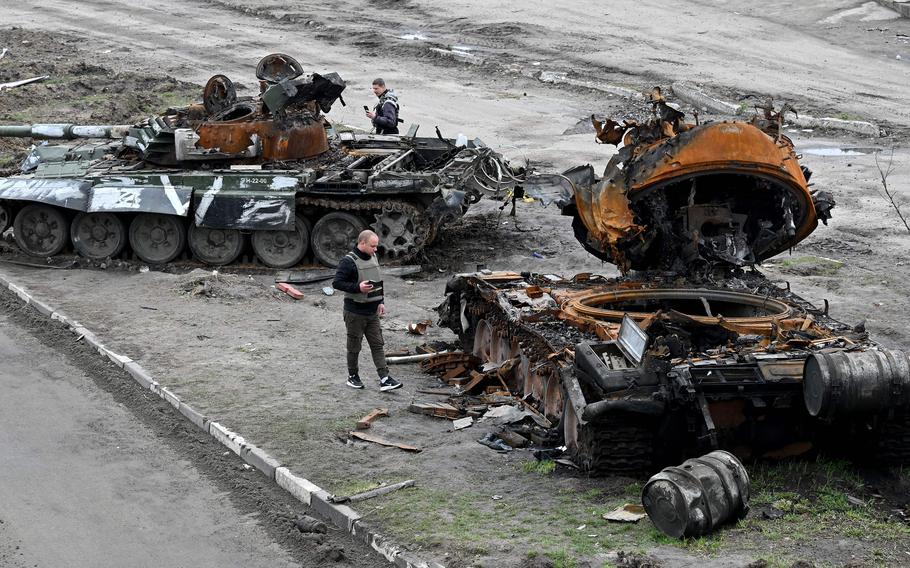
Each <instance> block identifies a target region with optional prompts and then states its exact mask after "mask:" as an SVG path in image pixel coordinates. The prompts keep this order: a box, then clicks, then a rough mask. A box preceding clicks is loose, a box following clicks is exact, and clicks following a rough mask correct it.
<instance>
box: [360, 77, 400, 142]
mask: <svg viewBox="0 0 910 568" xmlns="http://www.w3.org/2000/svg"><path fill="white" fill-rule="evenodd" d="M373 94H374V95H376V96H377V97H379V103H377V104H376V106H375V107H374V108H373V110H368V111H366V112H367V116H368V117H369V119H370V120H372V121H373V126H374V127H376V134H398V122H399V120H398V108H399V107H398V95H396V94H395V91H392V90H391V89H387V88H386V86H385V81H384V80H382V79H373Z"/></svg>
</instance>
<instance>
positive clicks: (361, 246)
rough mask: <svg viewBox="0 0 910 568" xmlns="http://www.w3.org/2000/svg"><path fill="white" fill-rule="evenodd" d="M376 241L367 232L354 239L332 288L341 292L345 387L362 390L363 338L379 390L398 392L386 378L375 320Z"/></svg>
mask: <svg viewBox="0 0 910 568" xmlns="http://www.w3.org/2000/svg"><path fill="white" fill-rule="evenodd" d="M378 248H379V237H378V236H377V235H376V233H374V232H373V231H370V230H369V229H367V230H365V231H362V232H361V233H360V235H359V236H358V237H357V246H356V247H355V248H354V250H352V251H351V252H349V253H348V254H346V255H345V256H344V257H343V258H342V259H341V262H339V263H338V269H337V270H336V271H335V280H334V281H333V282H332V287H333V288H335V289H336V290H341V291H342V292H344V327H345V329H346V330H347V354H348V380H347V385H348V386H349V387H351V388H354V389H362V388H363V381H361V380H360V374H359V372H358V367H359V359H360V349H361V348H362V347H363V338H364V336H366V338H367V344H368V345H369V346H370V354H371V355H372V356H373V364H374V365H376V372H377V373H378V374H379V390H381V391H383V392H385V391H390V390H394V389H397V388H401V383H400V382H399V381H397V380H396V379H395V378H394V377H392V376H391V375H389V366H388V365H387V364H386V360H385V342H384V341H383V339H382V327H380V325H379V316H382V315H385V303H384V300H383V293H382V278H381V275H380V273H379V259H378V258H377V257H376V250H377V249H378Z"/></svg>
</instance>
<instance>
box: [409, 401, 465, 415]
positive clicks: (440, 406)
mask: <svg viewBox="0 0 910 568" xmlns="http://www.w3.org/2000/svg"><path fill="white" fill-rule="evenodd" d="M408 411H409V412H413V413H414V414H426V415H428V416H438V417H439V418H458V417H460V416H461V414H462V413H461V410H459V409H458V408H455V407H454V406H452V405H451V404H447V403H445V402H415V403H412V404H411V405H410V406H408Z"/></svg>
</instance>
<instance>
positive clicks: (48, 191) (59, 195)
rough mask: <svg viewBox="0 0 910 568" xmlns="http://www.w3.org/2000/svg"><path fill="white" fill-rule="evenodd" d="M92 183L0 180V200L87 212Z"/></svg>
mask: <svg viewBox="0 0 910 568" xmlns="http://www.w3.org/2000/svg"><path fill="white" fill-rule="evenodd" d="M90 188H91V182H88V181H82V180H78V179H46V178H43V179H35V178H31V177H11V178H6V179H0V200H19V201H35V202H37V203H46V204H48V205H56V206H58V207H65V208H66V209H74V210H76V211H85V210H86V206H87V203H88V201H89V192H90Z"/></svg>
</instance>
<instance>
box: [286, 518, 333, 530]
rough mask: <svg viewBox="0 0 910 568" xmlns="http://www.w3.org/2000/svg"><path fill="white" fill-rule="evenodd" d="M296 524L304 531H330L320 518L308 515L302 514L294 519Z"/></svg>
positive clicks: (298, 528)
mask: <svg viewBox="0 0 910 568" xmlns="http://www.w3.org/2000/svg"><path fill="white" fill-rule="evenodd" d="M294 526H295V527H297V530H299V531H300V532H302V533H321V534H325V533H326V532H328V527H326V525H325V523H323V522H322V521H320V520H319V519H314V518H313V517H310V516H308V515H300V516H299V517H297V520H296V521H294Z"/></svg>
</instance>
